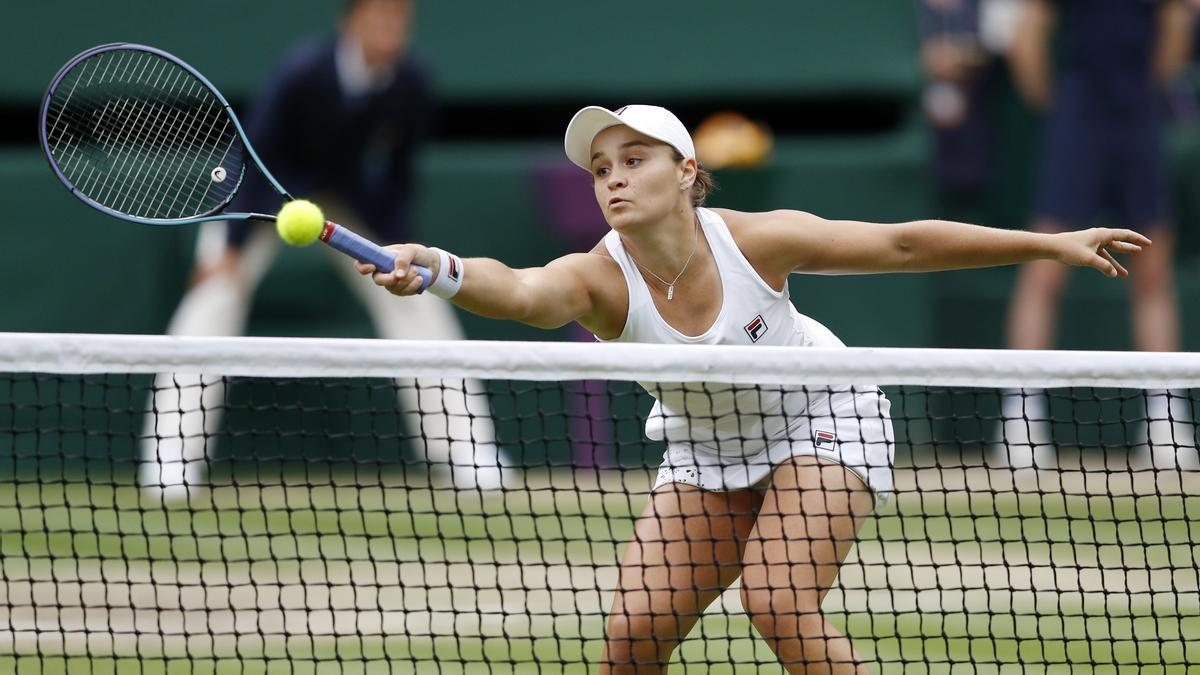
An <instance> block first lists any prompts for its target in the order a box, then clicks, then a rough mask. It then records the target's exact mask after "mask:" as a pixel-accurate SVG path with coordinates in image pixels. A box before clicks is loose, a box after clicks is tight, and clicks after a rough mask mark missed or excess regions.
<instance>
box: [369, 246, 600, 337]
mask: <svg viewBox="0 0 1200 675" xmlns="http://www.w3.org/2000/svg"><path fill="white" fill-rule="evenodd" d="M386 248H387V249H388V250H389V251H392V252H393V253H395V254H396V270H395V271H394V272H387V273H383V272H378V271H376V270H375V266H374V265H364V264H362V263H355V267H356V268H357V269H358V271H359V273H361V274H371V275H372V280H373V281H374V282H375V283H376V284H378V285H380V286H383V287H384V288H386V289H387V290H388V291H390V292H391V293H393V294H395V295H401V296H404V295H413V294H414V293H416V292H417V289H418V288H420V285H421V281H420V277H418V276H417V274H416V273H415V272H414V271H413V269H412V267H411V266H410V263H416V264H418V265H422V266H424V267H428V268H429V269H430V270H431V271H432V272H433V274H434V276H435V277H436V275H437V274H438V271H439V270H438V267H439V264H440V262H439V260H438V256H437V255H436V254H435V253H433V252H432V251H431V250H430V249H428V248H426V247H424V246H420V245H418V244H402V245H396V246H387V247H386ZM593 257H594V256H589V255H587V254H583V253H575V254H571V255H567V256H563V257H562V258H558V259H557V260H554V261H551V262H550V263H549V264H547V265H546V266H545V267H532V268H528V269H513V268H511V267H509V266H507V265H505V264H504V263H502V262H500V261H498V260H493V259H492V258H470V259H468V260H464V261H463V267H464V268H465V270H464V275H463V286H462V289H461V290H459V291H458V293H457V294H456V295H455V296H454V299H453V302H454V304H456V305H458V306H459V307H462V308H463V309H465V310H467V311H469V312H472V313H475V314H479V315H480V316H485V317H488V318H491V319H508V320H512V321H520V322H521V323H526V324H529V325H531V326H536V327H538V328H558V327H559V326H563V325H565V324H567V323H570V322H571V321H580V322H581V323H587V319H588V317H589V316H590V315H591V314H592V313H593V311H594V310H593V308H594V304H595V303H594V302H593V298H592V293H591V292H590V291H589V288H588V283H587V282H586V278H587V276H588V268H589V266H594V265H595V261H594V260H593V259H592V258H593Z"/></svg>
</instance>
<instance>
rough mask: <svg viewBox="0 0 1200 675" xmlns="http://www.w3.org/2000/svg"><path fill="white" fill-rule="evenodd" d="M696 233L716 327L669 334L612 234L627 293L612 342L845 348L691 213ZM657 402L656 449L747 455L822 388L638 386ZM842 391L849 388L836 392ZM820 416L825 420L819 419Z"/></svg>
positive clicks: (651, 429)
mask: <svg viewBox="0 0 1200 675" xmlns="http://www.w3.org/2000/svg"><path fill="white" fill-rule="evenodd" d="M697 214H698V215H699V219H700V229H701V232H702V233H703V235H704V238H705V239H706V240H707V241H708V245H709V248H711V249H712V252H713V258H714V259H715V260H716V264H717V272H718V274H717V276H718V278H719V279H720V280H721V286H722V290H723V293H724V301H723V302H722V305H721V310H720V312H719V313H718V314H717V318H716V320H715V321H714V322H713V324H712V326H710V327H709V329H708V330H706V331H705V332H704V333H703V334H701V335H696V336H689V335H684V334H683V333H680V332H679V331H677V330H675V329H674V328H672V327H671V326H670V325H669V324H668V323H667V322H666V320H665V319H663V317H662V315H661V314H659V313H658V309H657V308H656V307H655V306H654V299H653V298H652V297H651V296H650V289H649V288H648V287H647V286H646V281H645V279H644V278H643V277H642V275H641V272H640V271H639V270H638V267H637V264H636V263H634V262H633V258H631V257H630V255H629V253H628V252H626V250H625V246H624V245H623V244H622V243H621V236H620V235H619V234H618V233H617V232H616V231H615V230H613V231H611V232H609V233H608V234H607V235H605V237H604V244H605V246H606V247H607V248H608V253H609V255H611V256H612V258H613V260H616V261H617V264H618V265H620V267H621V273H622V274H624V275H625V285H626V287H627V288H628V289H629V313H628V315H627V316H626V318H625V328H624V329H623V330H622V331H621V334H620V335H619V336H617V337H616V338H614V339H613V340H612V341H613V342H645V343H655V344H707V345H771V346H799V347H844V346H845V345H844V344H842V341H841V340H839V339H838V338H837V337H836V336H835V335H834V334H833V333H832V332H830V331H829V329H828V328H826V327H825V326H823V325H821V324H820V323H818V322H816V321H814V320H813V319H810V318H808V317H806V316H804V315H803V314H801V313H800V312H798V311H796V308H795V307H793V306H792V302H791V296H790V293H789V291H788V288H787V286H786V285H785V286H784V289H783V291H782V292H778V291H775V290H774V289H772V288H771V287H770V286H769V285H767V282H765V281H763V279H762V277H760V276H759V275H758V272H756V271H755V270H754V268H753V267H752V266H751V265H750V262H749V261H748V260H746V257H745V256H743V255H742V252H741V249H739V248H738V247H737V243H736V242H735V241H734V240H733V236H732V235H731V234H730V233H729V227H728V226H726V225H725V221H724V220H723V219H722V218H721V217H720V216H719V215H717V214H716V213H714V212H713V211H710V210H708V209H697ZM639 384H641V385H642V387H643V388H645V389H646V391H647V392H649V393H650V395H652V396H654V398H655V399H656V400H657V402H656V403H655V405H654V409H653V410H651V411H650V415H649V417H648V418H647V420H646V435H647V436H648V437H650V438H651V439H654V440H658V441H667V442H670V443H685V444H686V443H693V444H701V445H705V446H709V447H714V448H716V449H719V450H720V451H722V452H723V453H728V454H731V455H742V456H746V455H753V454H756V453H758V452H760V451H761V450H763V449H765V448H766V447H768V446H769V445H770V444H771V442H772V441H774V440H778V439H783V438H786V437H787V434H788V430H789V429H790V427H792V426H794V425H796V424H798V423H800V422H801V421H803V419H804V416H805V415H806V414H807V412H808V410H809V407H810V406H813V405H816V404H817V403H818V401H824V400H827V396H828V393H829V389H828V388H814V389H813V390H812V391H811V392H805V391H804V390H803V388H801V387H780V386H778V385H771V384H770V383H763V386H762V387H755V386H754V385H730V384H720V383H686V384H684V383H667V382H640V383H639ZM836 389H837V390H849V389H850V387H837V388H836ZM825 414H828V412H826V413H825Z"/></svg>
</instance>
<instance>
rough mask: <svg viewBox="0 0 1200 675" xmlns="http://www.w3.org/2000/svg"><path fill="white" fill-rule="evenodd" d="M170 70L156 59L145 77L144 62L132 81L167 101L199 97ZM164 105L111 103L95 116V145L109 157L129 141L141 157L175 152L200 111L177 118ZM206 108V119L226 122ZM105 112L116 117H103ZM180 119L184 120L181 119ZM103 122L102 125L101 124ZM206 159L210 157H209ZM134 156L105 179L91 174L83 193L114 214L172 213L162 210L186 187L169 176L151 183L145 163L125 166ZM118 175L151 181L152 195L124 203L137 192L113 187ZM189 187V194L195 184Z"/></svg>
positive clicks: (118, 77)
mask: <svg viewBox="0 0 1200 675" xmlns="http://www.w3.org/2000/svg"><path fill="white" fill-rule="evenodd" d="M114 60H116V59H112V60H110V64H109V65H111V61H114ZM125 60H126V61H127V63H126V64H125V65H126V66H128V65H130V64H129V63H128V61H131V60H132V59H128V58H126V59H125ZM170 65H171V64H170V62H168V61H166V60H165V59H158V60H157V64H156V66H157V67H156V68H151V69H150V71H149V72H147V71H146V69H145V61H144V60H143V64H142V68H141V69H139V70H137V71H134V72H133V73H132V74H133V77H134V78H140V79H142V80H144V81H148V82H150V83H151V85H152V86H153V87H156V88H159V89H163V90H164V91H166V92H168V93H169V96H170V98H178V96H179V94H184V95H188V94H190V95H192V96H194V95H195V94H196V93H198V92H200V91H202V87H201V86H200V85H199V83H197V82H195V81H191V82H187V81H186V80H187V79H190V78H184V77H183V75H186V72H185V71H182V69H179V68H171V67H169V66H170ZM106 70H108V68H106ZM128 71H129V68H128V67H126V68H124V69H121V68H120V66H119V65H118V67H117V69H116V72H115V74H114V76H113V78H112V79H113V81H116V82H122V81H125V80H126V79H127V78H126V77H125V74H126V73H127V72H128ZM165 78H169V79H165ZM89 81H90V82H91V83H92V84H96V82H95V80H94V79H92V78H89ZM181 81H183V82H184V84H186V89H182V90H181V89H180V83H181ZM103 83H104V75H103V74H102V75H101V79H100V84H103ZM189 90H190V91H189ZM163 103H171V101H170V100H169V99H168V97H166V96H158V97H154V98H153V99H152V100H150V101H148V102H146V104H144V105H140V106H139V105H131V101H130V99H129V98H124V99H122V100H121V101H119V102H118V103H117V105H116V106H113V105H112V101H111V100H110V101H109V102H108V103H107V104H106V105H105V107H104V108H102V109H101V111H100V113H99V115H97V119H96V123H95V125H94V127H95V128H96V131H97V132H98V134H99V138H98V140H100V141H101V148H102V149H103V150H104V151H105V152H106V153H107V154H109V155H110V156H111V155H112V153H113V150H114V142H116V143H120V139H128V140H129V141H130V142H129V145H130V146H132V147H137V148H138V149H139V150H141V151H142V152H145V149H146V148H153V147H155V146H167V147H170V146H176V147H178V146H179V144H180V143H179V141H180V140H181V139H180V136H181V132H182V130H183V129H185V128H188V127H194V126H195V122H196V118H197V113H198V112H199V109H198V108H196V107H194V106H193V107H192V109H191V110H187V111H185V112H181V111H180V110H178V109H172V107H169V106H164V105H163ZM207 107H208V108H209V113H208V115H207V116H208V117H210V118H211V119H212V120H213V121H215V120H217V119H220V118H224V117H225V116H224V115H217V116H213V115H212V113H213V112H220V111H219V110H217V108H219V105H218V104H216V103H215V101H213V102H210V104H209V105H208V106H207ZM110 111H111V112H113V113H115V114H108V113H109V112H110ZM164 113H165V116H164ZM185 115H186V118H185V117H184V116H185ZM106 119H107V122H105V120H106ZM210 127H211V125H210ZM210 137H211V131H208V133H207V134H206V136H205V137H204V138H203V140H204V141H205V142H208V141H211V140H212V139H211V138H210ZM209 155H210V156H211V152H210V153H209ZM133 156H134V155H133V154H132V153H124V156H123V157H122V159H121V160H120V161H118V162H116V163H114V164H113V166H112V170H111V171H110V172H109V173H108V174H102V173H101V174H96V175H95V176H90V177H89V178H91V179H92V180H91V182H88V183H84V184H83V185H82V186H81V187H83V188H84V189H85V191H87V190H91V191H94V192H96V194H95V197H97V198H98V201H104V202H110V206H115V207H116V208H117V209H118V210H123V211H128V210H131V209H134V208H135V207H136V208H137V210H142V211H146V212H148V213H152V214H156V215H158V214H164V213H166V214H169V213H170V211H171V210H170V209H164V208H163V206H164V204H168V203H173V204H175V205H176V206H178V204H179V197H180V196H181V195H182V194H183V192H182V190H181V189H180V188H184V187H186V186H185V185H183V184H181V181H180V180H179V176H178V175H175V176H173V175H172V174H171V173H169V172H160V173H159V174H158V180H157V181H155V180H153V175H152V174H149V173H148V172H147V166H148V164H149V163H148V162H145V163H142V164H141V165H136V164H132V163H131V162H130V161H129V160H130V159H131V158H132V157H133ZM199 157H200V156H199V155H193V161H192V163H191V166H188V167H184V168H185V169H186V170H185V171H184V172H183V175H184V176H186V175H187V173H188V170H194V168H195V164H196V161H198V160H199ZM122 175H124V176H126V177H127V180H126V183H128V182H129V180H130V179H132V181H133V182H138V181H142V180H143V179H145V178H150V180H147V181H146V183H147V187H149V188H151V189H150V190H146V191H143V192H145V194H144V195H141V196H142V197H143V199H142V200H141V203H137V204H134V203H130V201H129V200H130V199H131V198H137V197H138V196H139V194H138V192H136V191H130V190H128V189H127V186H126V185H123V184H122V183H120V182H118V181H117V179H118V178H119V177H121V176H122ZM97 176H98V177H100V178H101V179H102V182H99V183H97V181H96V180H95V178H96V177H97ZM210 185H211V182H210ZM192 187H193V188H194V183H193V186H192ZM98 188H99V189H98ZM101 190H103V191H101ZM192 193H193V194H194V189H193V190H192ZM118 194H119V195H121V196H123V197H125V198H126V199H125V200H124V201H121V202H116V201H115V200H114V199H112V197H114V196H116V195H118ZM169 197H172V200H171V202H167V201H166V200H167V199H168V198H169Z"/></svg>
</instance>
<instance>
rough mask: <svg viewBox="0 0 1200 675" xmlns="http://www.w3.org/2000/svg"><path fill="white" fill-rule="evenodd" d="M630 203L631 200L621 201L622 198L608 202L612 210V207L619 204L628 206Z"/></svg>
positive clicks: (614, 198) (615, 198)
mask: <svg viewBox="0 0 1200 675" xmlns="http://www.w3.org/2000/svg"><path fill="white" fill-rule="evenodd" d="M628 201H629V200H627V199H621V198H620V197H613V198H612V199H610V200H608V207H609V208H612V207H614V206H616V205H617V204H626V203H628Z"/></svg>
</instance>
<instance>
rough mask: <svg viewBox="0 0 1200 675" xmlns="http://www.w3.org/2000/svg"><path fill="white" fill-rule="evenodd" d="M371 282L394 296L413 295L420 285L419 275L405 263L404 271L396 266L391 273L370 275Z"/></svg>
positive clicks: (419, 288)
mask: <svg viewBox="0 0 1200 675" xmlns="http://www.w3.org/2000/svg"><path fill="white" fill-rule="evenodd" d="M371 281H373V282H374V283H375V285H377V286H382V287H384V288H385V289H387V291H388V292H389V293H392V294H395V295H415V294H416V293H417V292H418V291H419V290H421V284H422V280H421V275H420V274H417V270H416V268H415V267H413V266H412V265H408V264H407V263H406V264H405V269H404V271H401V270H400V268H399V264H397V269H396V270H394V271H392V272H375V273H373V274H372V275H371Z"/></svg>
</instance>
